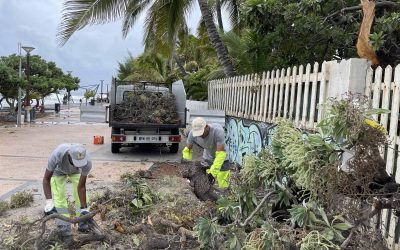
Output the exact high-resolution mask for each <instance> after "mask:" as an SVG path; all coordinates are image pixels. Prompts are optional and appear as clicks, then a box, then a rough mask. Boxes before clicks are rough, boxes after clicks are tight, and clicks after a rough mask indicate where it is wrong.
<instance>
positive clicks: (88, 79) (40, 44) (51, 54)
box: [0, 0, 200, 86]
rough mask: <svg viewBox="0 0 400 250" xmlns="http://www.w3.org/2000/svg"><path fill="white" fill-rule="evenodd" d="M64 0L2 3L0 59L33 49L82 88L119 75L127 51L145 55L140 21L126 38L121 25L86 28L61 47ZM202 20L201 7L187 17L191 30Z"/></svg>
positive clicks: (13, 0) (1, 1) (140, 20)
mask: <svg viewBox="0 0 400 250" xmlns="http://www.w3.org/2000/svg"><path fill="white" fill-rule="evenodd" d="M63 2H64V1H61V0H41V1H37V0H36V1H32V0H0V25H1V29H0V56H7V55H10V54H13V53H17V49H18V46H17V44H18V43H19V42H21V43H22V44H23V45H26V46H33V47H35V50H34V51H33V52H32V54H37V55H40V56H42V57H43V58H44V59H45V60H47V61H54V62H56V64H57V65H58V66H59V67H60V68H62V69H63V70H64V72H66V71H69V70H71V71H72V74H73V75H74V76H77V77H79V78H80V79H81V85H82V86H85V85H93V84H99V83H100V80H105V81H104V83H105V84H109V83H110V82H111V77H112V76H115V75H116V72H117V61H122V60H123V59H124V58H125V57H126V56H127V55H128V51H129V52H131V53H132V54H133V55H134V56H136V55H139V54H140V53H141V52H143V44H142V41H143V29H142V27H143V21H144V17H141V18H139V20H138V22H137V23H136V25H135V26H134V28H133V29H132V30H131V31H130V32H129V34H128V36H127V38H126V39H124V38H123V37H122V33H121V27H122V24H121V22H115V23H108V24H105V25H96V26H89V27H85V28H84V29H82V30H79V31H78V32H76V33H75V34H74V35H73V36H72V37H71V38H70V40H69V41H68V42H67V43H66V44H65V45H64V46H63V47H59V46H58V45H57V41H56V34H57V26H58V25H59V22H60V19H61V15H62V13H61V11H62V5H63ZM199 19H200V11H199V9H198V7H194V8H193V11H192V12H191V15H190V16H188V17H187V21H188V23H189V27H190V28H191V30H192V31H193V33H195V32H196V27H197V24H198V22H199Z"/></svg>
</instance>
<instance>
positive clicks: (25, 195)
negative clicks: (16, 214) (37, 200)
mask: <svg viewBox="0 0 400 250" xmlns="http://www.w3.org/2000/svg"><path fill="white" fill-rule="evenodd" d="M32 202H33V194H32V193H31V192H27V191H23V192H18V193H15V194H13V195H12V196H11V200H10V205H9V207H10V208H21V207H28V206H30V204H31V203H32Z"/></svg>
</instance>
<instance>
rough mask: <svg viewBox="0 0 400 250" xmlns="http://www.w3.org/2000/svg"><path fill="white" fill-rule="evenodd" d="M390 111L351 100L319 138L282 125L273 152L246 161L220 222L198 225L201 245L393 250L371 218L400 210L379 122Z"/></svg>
mask: <svg viewBox="0 0 400 250" xmlns="http://www.w3.org/2000/svg"><path fill="white" fill-rule="evenodd" d="M382 112H385V111H383V110H371V109H370V106H369V102H368V99H367V98H366V97H364V96H360V95H351V94H349V95H347V96H345V97H344V99H343V100H336V99H332V100H330V102H329V103H328V104H327V105H326V110H325V114H326V116H325V119H324V120H323V121H321V123H320V124H319V125H318V127H319V129H320V131H319V133H308V132H307V131H302V130H300V129H297V128H296V127H295V126H294V125H293V124H292V123H291V122H290V121H286V120H282V121H280V122H278V125H277V127H276V130H275V132H274V135H273V138H272V144H271V146H270V148H268V149H266V150H264V151H262V152H261V153H260V154H259V155H258V156H247V157H245V161H244V165H243V169H242V170H241V172H240V173H239V175H238V176H237V178H233V181H232V184H231V189H232V194H231V195H229V196H226V197H222V198H220V199H219V200H218V201H217V204H218V211H217V212H218V214H217V216H216V217H204V218H201V219H200V220H199V221H198V222H197V225H196V230H197V231H198V235H199V237H198V240H199V243H200V244H201V246H202V247H209V248H212V249H218V248H221V247H222V248H229V249H385V245H386V244H385V242H384V240H383V238H382V235H381V234H380V232H379V231H376V229H375V228H376V225H374V224H373V223H372V220H370V219H371V218H372V217H374V216H377V215H378V214H379V212H380V211H381V210H382V209H387V208H399V205H400V195H399V193H398V187H399V185H398V184H397V183H396V182H395V181H394V179H393V177H391V176H390V175H389V174H388V173H386V170H385V161H384V160H383V159H382V157H381V156H380V153H379V149H381V148H384V147H385V145H386V143H387V141H386V133H385V131H384V129H383V128H382V127H380V126H379V125H378V124H377V123H373V122H371V121H372V115H373V114H381V113H382ZM345 153H348V154H350V155H351V157H349V158H346V157H343V155H344V154H345ZM387 197H391V198H390V199H387ZM221 242H223V243H221Z"/></svg>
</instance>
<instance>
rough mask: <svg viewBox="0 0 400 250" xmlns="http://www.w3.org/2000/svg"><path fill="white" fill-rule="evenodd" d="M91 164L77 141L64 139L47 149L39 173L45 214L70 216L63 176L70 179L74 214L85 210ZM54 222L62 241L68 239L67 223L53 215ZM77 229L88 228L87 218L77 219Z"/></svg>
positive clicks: (85, 212)
mask: <svg viewBox="0 0 400 250" xmlns="http://www.w3.org/2000/svg"><path fill="white" fill-rule="evenodd" d="M91 168H92V162H91V160H90V157H89V154H88V152H87V151H86V149H85V147H84V146H83V145H81V144H69V143H64V144H61V145H59V146H58V147H57V148H56V149H55V150H54V151H53V152H52V153H51V155H50V157H49V160H48V165H47V167H46V171H45V173H44V177H43V191H44V195H45V197H46V205H45V208H44V212H45V214H46V215H49V214H52V213H59V214H61V215H64V216H66V217H69V216H70V213H69V210H68V199H67V190H66V184H67V180H70V182H71V183H72V188H73V189H72V190H73V191H72V193H73V197H74V201H75V206H76V209H75V210H76V212H77V215H78V216H83V215H85V214H88V213H89V209H88V196H87V193H86V178H87V176H88V175H89V172H90V170H91ZM56 224H57V227H58V229H59V231H60V233H61V236H62V237H63V238H64V241H66V242H70V241H72V232H71V225H70V223H69V222H65V221H62V220H59V219H57V220H56ZM78 230H79V231H83V232H86V231H88V230H89V221H82V222H80V223H79V227H78Z"/></svg>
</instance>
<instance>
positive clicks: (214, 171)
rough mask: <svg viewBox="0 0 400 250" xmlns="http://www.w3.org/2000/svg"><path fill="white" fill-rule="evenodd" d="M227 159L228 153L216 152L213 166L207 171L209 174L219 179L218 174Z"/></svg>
mask: <svg viewBox="0 0 400 250" xmlns="http://www.w3.org/2000/svg"><path fill="white" fill-rule="evenodd" d="M225 158H226V152H225V151H217V152H215V159H214V162H213V164H212V165H211V167H210V168H209V169H207V174H211V175H212V176H213V177H214V178H217V176H218V173H219V171H220V169H221V167H222V165H223V164H224V161H225Z"/></svg>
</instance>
